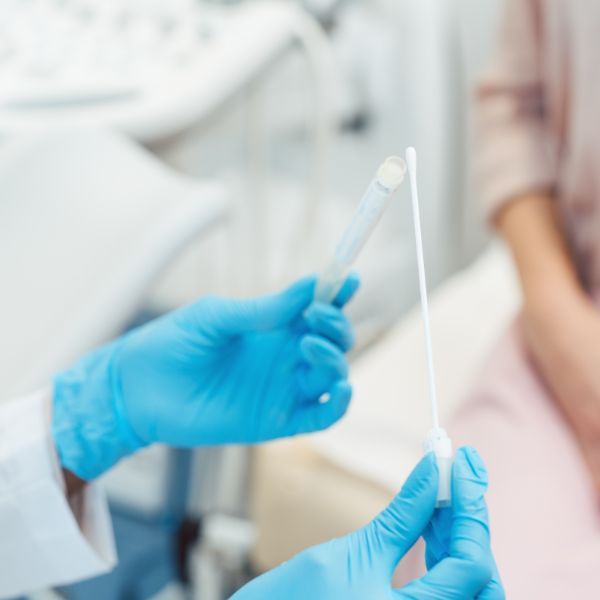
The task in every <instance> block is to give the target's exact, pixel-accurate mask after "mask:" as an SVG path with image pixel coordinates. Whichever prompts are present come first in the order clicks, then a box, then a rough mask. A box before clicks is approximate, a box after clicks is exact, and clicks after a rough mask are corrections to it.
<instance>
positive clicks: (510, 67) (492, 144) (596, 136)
mask: <svg viewBox="0 0 600 600" xmlns="http://www.w3.org/2000/svg"><path fill="white" fill-rule="evenodd" d="M505 8H506V10H505V13H504V19H503V21H502V25H501V28H500V35H499V44H498V48H497V51H496V54H495V57H494V60H493V62H492V64H491V65H490V68H489V69H488V70H487V71H486V73H485V75H484V77H483V78H482V80H481V83H480V86H479V88H478V93H477V101H476V119H477V132H478V136H477V137H478V145H477V162H478V170H479V179H480V181H481V183H482V192H483V200H484V208H485V212H486V214H487V216H488V218H491V217H493V215H494V214H495V213H496V211H497V210H498V208H499V207H501V206H502V205H503V204H504V203H506V202H509V201H510V200H511V199H513V198H514V197H515V196H518V195H520V194H523V193H526V192H531V191H543V190H552V191H554V192H555V195H556V198H557V202H558V203H559V205H560V207H561V210H562V213H563V216H564V223H565V228H566V230H567V235H568V237H569V239H570V242H571V245H572V248H573V252H574V254H575V257H576V260H577V263H578V265H579V267H580V269H581V272H582V275H583V276H584V279H585V280H586V283H587V284H589V285H598V284H600V211H599V203H600V116H599V114H598V113H599V109H600V63H599V60H600V35H599V32H600V0H506V7H505Z"/></svg>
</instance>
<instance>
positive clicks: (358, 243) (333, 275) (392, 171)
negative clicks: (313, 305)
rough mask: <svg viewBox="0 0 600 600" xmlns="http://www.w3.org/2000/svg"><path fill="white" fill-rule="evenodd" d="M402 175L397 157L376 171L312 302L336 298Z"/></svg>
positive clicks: (328, 300)
mask: <svg viewBox="0 0 600 600" xmlns="http://www.w3.org/2000/svg"><path fill="white" fill-rule="evenodd" d="M405 174H406V163H405V162H404V159H403V158H401V157H399V156H390V157H389V158H387V159H386V160H385V162H384V163H383V164H382V165H381V166H380V167H379V169H378V170H377V174H376V175H375V178H374V179H373V180H372V181H371V183H370V184H369V187H368V188H367V191H366V192H365V194H364V196H363V197H362V200H361V201H360V204H359V205H358V209H357V210H356V212H355V213H354V216H353V217H352V221H351V222H350V225H349V226H348V228H347V229H346V231H345V232H344V235H343V236H342V239H341V240H340V242H339V243H338V245H337V247H336V250H335V254H334V257H333V260H332V261H331V262H330V263H329V265H328V266H327V267H326V269H325V270H324V272H323V273H322V274H321V276H320V277H319V281H318V283H317V289H316V291H315V300H317V301H318V302H325V303H330V302H332V301H333V300H334V298H335V297H336V296H337V294H338V292H339V291H340V288H341V287H342V284H343V283H344V280H345V279H346V276H347V275H348V272H349V271H350V268H351V267H352V264H353V263H354V261H355V260H356V259H357V258H358V255H359V254H360V252H361V250H362V249H363V247H364V245H365V244H366V243H367V240H368V239H369V237H370V235H371V233H373V230H374V229H375V227H376V226H377V223H379V220H380V219H381V216H382V215H383V213H384V212H385V209H386V208H387V206H388V203H389V199H390V198H391V196H392V194H393V193H394V192H395V191H396V190H397V189H398V188H399V187H400V184H401V183H402V182H403V181H404V175H405Z"/></svg>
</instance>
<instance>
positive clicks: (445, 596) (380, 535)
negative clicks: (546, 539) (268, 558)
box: [232, 448, 504, 600]
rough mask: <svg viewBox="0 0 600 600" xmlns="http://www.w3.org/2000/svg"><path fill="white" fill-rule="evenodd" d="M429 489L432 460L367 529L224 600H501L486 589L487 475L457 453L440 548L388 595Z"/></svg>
mask: <svg viewBox="0 0 600 600" xmlns="http://www.w3.org/2000/svg"><path fill="white" fill-rule="evenodd" d="M437 482H438V476H437V467H436V463H435V459H434V457H433V455H432V454H429V455H427V456H426V457H425V458H423V460H422V461H421V462H420V463H419V464H418V465H417V467H416V468H415V469H414V471H413V472H412V474H411V475H410V477H409V478H408V480H407V482H406V483H405V484H404V487H403V488H402V491H401V492H400V493H399V494H398V495H397V496H396V498H395V499H394V500H393V501H392V503H391V504H390V505H389V506H388V508H387V509H385V510H384V511H383V512H382V513H381V514H380V515H379V516H378V517H377V518H375V519H374V520H373V521H372V522H371V523H369V524H368V525H366V526H365V527H363V528H361V529H359V530H357V531H355V532H353V533H351V534H349V535H347V536H344V537H342V538H338V539H334V540H331V541H330V542H326V543H324V544H321V545H319V546H315V547H313V548H309V549H308V550H305V551H304V552H302V553H300V554H298V555H297V556H295V557H294V558H292V559H291V560H289V561H288V562H286V563H284V564H283V565H281V566H280V567H278V568H277V569H274V570H273V571H269V572H268V573H266V574H264V575H262V576H261V577H258V578H257V579H255V580H254V581H251V582H250V583H249V584H248V585H246V586H245V587H243V588H242V589H241V590H240V591H238V592H237V593H236V594H234V596H233V598H232V600H271V599H275V598H286V600H296V599H297V600H305V599H306V598H310V599H311V600H331V599H332V598H343V599H344V600H365V599H368V600H384V599H385V600H388V599H395V600H400V599H413V600H417V599H418V600H421V599H431V600H434V599H435V600H466V599H473V598H483V597H485V598H486V600H492V599H494V600H500V599H503V598H504V592H503V589H502V586H501V584H500V581H499V580H496V581H495V582H494V581H493V578H494V576H496V575H497V573H496V571H495V567H494V559H493V557H492V553H491V550H490V536H489V530H488V520H487V508H486V504H485V500H484V493H485V490H486V489H487V475H486V471H485V467H484V466H483V463H482V462H481V459H480V458H479V455H478V454H477V452H476V451H475V450H473V449H472V448H461V449H460V450H459V451H458V452H457V455H456V459H455V462H454V467H453V471H452V493H453V505H452V507H451V508H449V509H447V510H448V514H450V515H451V518H450V519H447V520H446V521H444V523H445V526H446V527H447V530H446V531H443V532H441V533H444V534H447V538H448V540H449V541H448V545H447V546H444V547H442V546H441V545H440V546H437V547H436V549H435V552H434V550H433V549H431V551H430V552H431V554H430V559H432V560H431V562H430V570H429V571H428V573H427V574H426V575H425V576H424V577H422V578H421V579H418V580H416V581H414V582H412V583H410V584H409V585H407V586H405V587H404V588H401V589H392V585H391V580H392V575H393V572H394V569H395V568H396V565H397V564H398V562H399V561H400V559H401V558H402V557H403V556H404V555H405V554H406V552H407V551H408V550H409V549H410V547H411V546H412V545H413V544H414V543H415V542H416V541H417V539H418V538H419V536H420V535H421V534H422V533H423V532H424V531H426V530H427V528H428V526H429V524H430V523H431V520H432V518H434V519H435V517H434V507H435V500H436V493H437ZM439 524H440V525H441V523H439ZM433 554H435V558H434V557H433ZM484 590H485V592H484V593H485V594H486V595H485V596H483V595H481V593H482V592H483V591H484Z"/></svg>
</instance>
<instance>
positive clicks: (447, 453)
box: [406, 147, 452, 507]
mask: <svg viewBox="0 0 600 600" xmlns="http://www.w3.org/2000/svg"><path fill="white" fill-rule="evenodd" d="M406 163H407V165H408V176H409V179H410V195H411V201H412V210H413V223H414V228H415V244H416V248H417V268H418V272H419V295H420V296H421V311H422V315H423V328H424V331H425V348H426V353H427V375H428V379H429V399H430V401H431V415H432V419H433V428H432V429H431V430H430V431H429V433H428V434H427V438H426V440H425V451H426V452H433V453H434V454H435V457H436V460H437V464H438V471H439V488H438V497H437V506H438V507H443V506H449V505H450V503H451V476H452V440H451V439H450V438H449V437H448V434H447V433H446V432H445V431H444V429H442V428H441V427H440V418H439V414H438V402H437V392H436V387H435V372H434V368H433V349H432V344H431V329H430V325H429V302H428V300H427V281H426V279H425V261H424V259H423V240H422V238H421V217H420V214H419V190H418V186H417V151H416V150H415V149H414V148H412V147H411V148H408V149H407V150H406Z"/></svg>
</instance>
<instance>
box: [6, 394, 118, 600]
mask: <svg viewBox="0 0 600 600" xmlns="http://www.w3.org/2000/svg"><path fill="white" fill-rule="evenodd" d="M50 410H51V392H50V390H44V391H40V392H37V393H35V394H32V395H30V396H27V397H24V398H19V399H17V400H13V401H11V402H9V403H6V404H1V405H0V598H10V597H12V596H16V595H20V594H23V593H25V592H30V591H34V590H37V589H40V588H45V587H49V586H54V585H59V584H66V583H70V582H73V581H76V580H79V579H85V578H88V577H92V576H94V575H98V574H101V573H103V572H105V571H107V570H109V569H110V568H111V567H112V566H113V565H114V564H115V562H116V552H115V545H114V539H113V534H112V528H111V523H110V517H109V513H108V508H107V504H106V500H105V498H104V496H103V494H102V492H101V491H100V489H99V488H98V487H97V486H95V485H89V486H86V488H85V489H84V491H83V492H82V493H81V494H80V496H79V497H76V498H75V499H73V500H72V502H71V504H70V503H69V502H68V501H67V498H66V496H65V485H64V481H63V478H62V472H61V470H60V468H59V463H58V459H57V456H56V452H55V450H54V444H53V441H52V436H51V432H50Z"/></svg>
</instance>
